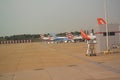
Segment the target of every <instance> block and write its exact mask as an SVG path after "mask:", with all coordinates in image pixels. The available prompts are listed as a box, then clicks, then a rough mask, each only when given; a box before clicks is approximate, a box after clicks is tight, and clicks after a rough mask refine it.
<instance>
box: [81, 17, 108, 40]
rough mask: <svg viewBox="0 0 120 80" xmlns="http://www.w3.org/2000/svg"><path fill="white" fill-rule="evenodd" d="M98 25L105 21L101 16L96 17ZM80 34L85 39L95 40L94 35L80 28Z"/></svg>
mask: <svg viewBox="0 0 120 80" xmlns="http://www.w3.org/2000/svg"><path fill="white" fill-rule="evenodd" d="M97 22H98V25H104V24H106V22H105V21H104V20H103V19H102V18H97ZM80 33H81V36H82V38H83V39H85V40H96V36H95V35H93V33H91V34H90V35H87V34H85V33H84V32H83V31H82V29H81V30H80Z"/></svg>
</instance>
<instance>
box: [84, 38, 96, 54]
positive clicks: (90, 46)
mask: <svg viewBox="0 0 120 80" xmlns="http://www.w3.org/2000/svg"><path fill="white" fill-rule="evenodd" d="M85 55H86V56H96V54H95V51H94V42H93V40H89V41H88V48H87V52H86V54H85Z"/></svg>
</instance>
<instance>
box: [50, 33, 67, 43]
mask: <svg viewBox="0 0 120 80" xmlns="http://www.w3.org/2000/svg"><path fill="white" fill-rule="evenodd" d="M50 36H51V37H52V40H53V41H54V42H55V43H62V42H65V43H66V42H67V40H68V38H67V37H58V36H56V35H55V34H50Z"/></svg>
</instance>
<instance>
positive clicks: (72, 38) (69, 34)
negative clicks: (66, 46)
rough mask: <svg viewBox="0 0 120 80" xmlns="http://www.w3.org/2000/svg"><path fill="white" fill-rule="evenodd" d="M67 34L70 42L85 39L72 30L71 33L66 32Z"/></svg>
mask: <svg viewBox="0 0 120 80" xmlns="http://www.w3.org/2000/svg"><path fill="white" fill-rule="evenodd" d="M66 36H67V38H68V41H70V42H76V41H79V40H83V39H82V37H81V36H77V35H76V36H74V35H73V34H72V33H71V32H69V33H66Z"/></svg>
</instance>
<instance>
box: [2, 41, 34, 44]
mask: <svg viewBox="0 0 120 80" xmlns="http://www.w3.org/2000/svg"><path fill="white" fill-rule="evenodd" d="M31 42H32V40H6V41H0V44H18V43H31Z"/></svg>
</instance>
